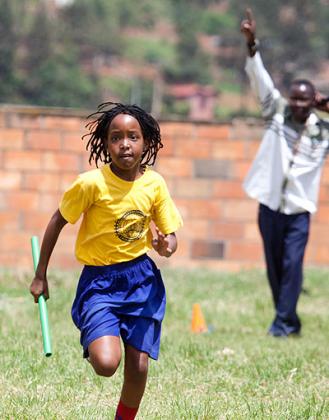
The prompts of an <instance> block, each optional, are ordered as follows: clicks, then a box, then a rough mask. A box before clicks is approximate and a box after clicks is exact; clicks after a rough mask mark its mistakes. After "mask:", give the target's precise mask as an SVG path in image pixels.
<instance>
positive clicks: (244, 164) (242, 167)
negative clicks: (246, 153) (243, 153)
mask: <svg viewBox="0 0 329 420" xmlns="http://www.w3.org/2000/svg"><path fill="white" fill-rule="evenodd" d="M250 167H251V162H249V161H235V162H234V165H233V170H232V172H233V177H234V179H236V180H239V181H241V182H242V181H243V180H244V179H245V177H246V175H247V173H248V171H249V169H250Z"/></svg>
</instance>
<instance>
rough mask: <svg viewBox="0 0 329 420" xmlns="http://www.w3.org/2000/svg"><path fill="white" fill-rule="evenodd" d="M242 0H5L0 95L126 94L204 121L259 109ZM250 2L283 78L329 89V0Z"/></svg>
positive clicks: (61, 98) (56, 102) (46, 101)
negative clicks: (248, 68)
mask: <svg viewBox="0 0 329 420" xmlns="http://www.w3.org/2000/svg"><path fill="white" fill-rule="evenodd" d="M240 3H241V2H238V1H236V0H231V1H228V0H221V1H207V0H190V1H188V0H175V1H174V0H141V1H139V2H138V3H136V2H131V1H129V0H111V2H109V1H107V0H93V1H92V2H90V1H88V0H66V1H64V0H61V1H59V0H48V1H47V0H3V1H2V2H1V4H0V30H1V34H2V37H0V52H1V55H2V57H4V58H5V60H3V63H2V64H1V66H0V75H1V77H2V80H3V82H4V83H2V87H1V88H0V101H1V102H10V103H28V104H34V105H46V106H61V107H62V106H69V107H83V108H94V107H95V106H96V104H98V103H99V102H102V101H106V100H118V101H123V102H134V103H138V104H140V105H142V106H143V107H145V108H146V109H148V110H149V111H152V112H153V113H154V114H155V115H157V116H161V117H171V118H182V117H184V118H192V119H198V118H199V119H203V120H208V119H221V118H227V117H230V116H232V115H248V114H254V113H255V112H257V108H256V107H255V102H254V100H253V98H251V97H250V95H249V88H248V83H247V80H246V77H245V73H244V69H243V67H244V60H245V46H244V40H243V37H242V36H241V34H240V31H239V23H240V20H241V18H242V17H243V14H244V10H243V7H242V6H241V4H240ZM249 4H250V5H251V7H252V8H253V10H254V14H255V17H256V20H257V25H258V37H259V38H260V41H261V51H262V54H263V57H264V61H265V63H266V66H267V68H268V69H269V70H270V72H271V74H272V76H273V78H274V80H275V82H276V84H277V85H278V86H279V87H280V88H282V89H284V88H285V87H286V86H287V85H288V84H289V82H290V81H291V79H292V78H294V77H296V76H300V75H303V76H305V77H309V78H311V79H312V80H313V81H314V83H315V84H316V85H317V86H318V87H319V88H320V89H323V90H324V92H325V93H326V92H327V93H328V90H329V85H328V72H329V70H328V69H329V48H328V45H329V42H328V41H329V30H328V25H327V22H328V19H329V11H328V9H329V8H328V4H327V1H326V0H314V1H310V0H305V1H304V2H303V3H300V2H298V1H297V0H295V1H291V2H289V5H286V4H285V2H284V1H282V0H280V1H277V2H271V3H268V2H263V1H261V0H252V1H250V2H249Z"/></svg>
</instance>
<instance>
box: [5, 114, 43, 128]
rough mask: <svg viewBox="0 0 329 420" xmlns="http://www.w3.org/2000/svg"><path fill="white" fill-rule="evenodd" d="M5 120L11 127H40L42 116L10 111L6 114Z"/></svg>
mask: <svg viewBox="0 0 329 420" xmlns="http://www.w3.org/2000/svg"><path fill="white" fill-rule="evenodd" d="M7 120H8V126H10V127H13V128H42V117H41V116H40V115H38V114H35V115H28V114H24V113H20V112H10V113H8V114H7Z"/></svg>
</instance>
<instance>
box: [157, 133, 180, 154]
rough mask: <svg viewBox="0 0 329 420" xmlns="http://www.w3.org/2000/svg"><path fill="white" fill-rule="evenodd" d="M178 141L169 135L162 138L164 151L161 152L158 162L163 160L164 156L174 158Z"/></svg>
mask: <svg viewBox="0 0 329 420" xmlns="http://www.w3.org/2000/svg"><path fill="white" fill-rule="evenodd" d="M176 143H177V139H173V138H172V137H169V136H168V135H166V136H162V144H163V147H162V149H160V150H159V152H158V156H157V160H158V159H161V158H162V156H173V155H174V151H175V147H176Z"/></svg>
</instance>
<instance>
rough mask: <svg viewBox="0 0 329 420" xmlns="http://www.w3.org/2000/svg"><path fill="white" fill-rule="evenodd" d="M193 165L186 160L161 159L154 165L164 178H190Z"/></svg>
mask: <svg viewBox="0 0 329 420" xmlns="http://www.w3.org/2000/svg"><path fill="white" fill-rule="evenodd" d="M192 167H193V164H192V162H191V161H190V160H188V159H183V158H174V157H163V158H162V159H159V161H158V162H157V164H156V168H157V170H158V171H159V172H160V174H162V175H163V176H164V177H166V176H167V175H168V176H181V177H184V176H191V175H192Z"/></svg>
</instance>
